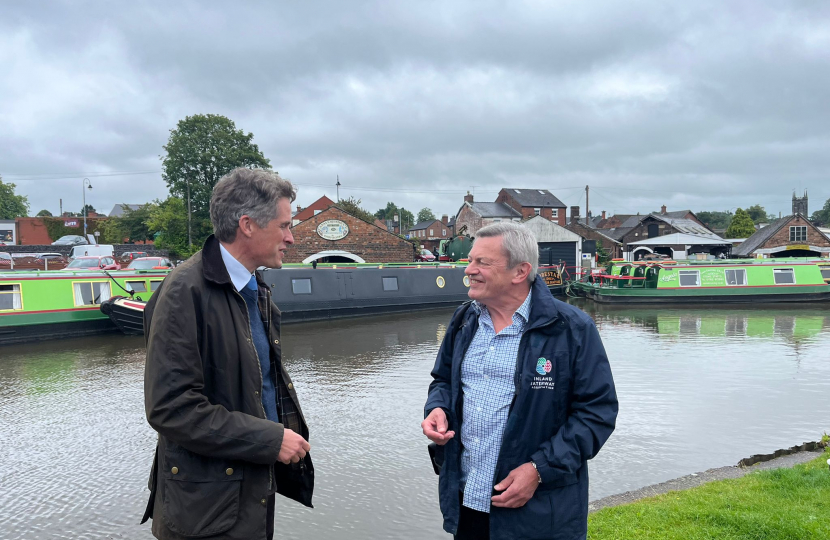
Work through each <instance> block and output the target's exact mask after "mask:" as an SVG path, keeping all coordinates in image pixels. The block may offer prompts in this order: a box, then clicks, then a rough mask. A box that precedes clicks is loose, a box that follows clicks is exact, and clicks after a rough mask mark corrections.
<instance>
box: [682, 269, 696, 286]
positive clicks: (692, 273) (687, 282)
mask: <svg viewBox="0 0 830 540" xmlns="http://www.w3.org/2000/svg"><path fill="white" fill-rule="evenodd" d="M678 273H679V274H680V286H681V287H700V270H680V271H679V272H678Z"/></svg>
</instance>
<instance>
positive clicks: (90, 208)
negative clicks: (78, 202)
mask: <svg viewBox="0 0 830 540" xmlns="http://www.w3.org/2000/svg"><path fill="white" fill-rule="evenodd" d="M84 213H86V215H87V217H88V216H89V215H90V214H95V213H97V211H96V210H95V207H94V206H92V205H91V204H88V203H87V205H86V206H84V207H83V208H81V212H80V213H79V214H78V215H79V216H81V217H84Z"/></svg>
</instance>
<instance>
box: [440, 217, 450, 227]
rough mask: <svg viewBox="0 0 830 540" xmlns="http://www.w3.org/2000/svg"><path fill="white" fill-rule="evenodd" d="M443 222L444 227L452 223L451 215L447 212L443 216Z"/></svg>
mask: <svg viewBox="0 0 830 540" xmlns="http://www.w3.org/2000/svg"><path fill="white" fill-rule="evenodd" d="M441 223H443V224H444V227H446V226H448V225H449V224H450V216H448V215H447V214H444V215H443V216H441Z"/></svg>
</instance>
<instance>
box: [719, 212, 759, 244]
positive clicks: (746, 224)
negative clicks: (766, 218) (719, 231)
mask: <svg viewBox="0 0 830 540" xmlns="http://www.w3.org/2000/svg"><path fill="white" fill-rule="evenodd" d="M764 215H766V212H765V213H764ZM753 234H755V224H754V223H753V222H752V218H751V217H749V214H747V213H746V212H745V211H744V210H742V209H741V208H738V209H737V210H735V217H734V218H732V223H730V224H729V228H728V229H726V237H727V238H749V237H750V236H752V235H753Z"/></svg>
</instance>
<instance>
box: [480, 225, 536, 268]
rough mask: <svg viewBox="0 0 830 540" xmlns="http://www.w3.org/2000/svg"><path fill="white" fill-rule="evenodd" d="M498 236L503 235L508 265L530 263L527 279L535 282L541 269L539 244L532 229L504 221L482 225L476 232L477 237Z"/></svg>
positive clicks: (503, 246) (512, 266)
mask: <svg viewBox="0 0 830 540" xmlns="http://www.w3.org/2000/svg"><path fill="white" fill-rule="evenodd" d="M496 236H500V237H501V246H502V249H503V250H504V253H505V255H507V267H508V268H515V267H516V265H518V264H522V263H525V262H526V263H530V273H529V274H528V275H527V281H528V282H530V283H533V281H534V280H535V279H536V272H537V271H538V270H539V244H537V243H536V237H535V236H533V233H532V232H531V231H530V229H528V228H527V227H525V226H523V225H519V224H518V223H513V222H511V221H502V222H499V223H493V224H492V225H487V226H486V227H482V228H481V229H479V230H478V232H477V233H476V238H493V237H496Z"/></svg>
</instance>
